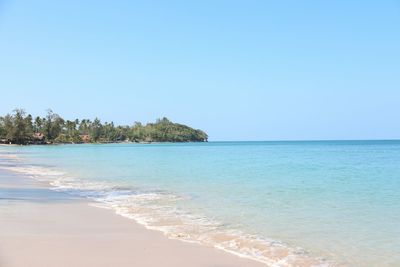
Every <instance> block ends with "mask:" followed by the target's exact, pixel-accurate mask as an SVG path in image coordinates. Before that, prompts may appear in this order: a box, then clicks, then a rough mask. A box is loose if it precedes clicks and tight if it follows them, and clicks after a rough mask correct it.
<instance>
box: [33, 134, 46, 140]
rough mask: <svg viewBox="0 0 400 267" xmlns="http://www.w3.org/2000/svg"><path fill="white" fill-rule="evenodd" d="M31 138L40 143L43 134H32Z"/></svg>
mask: <svg viewBox="0 0 400 267" xmlns="http://www.w3.org/2000/svg"><path fill="white" fill-rule="evenodd" d="M33 138H34V139H36V140H40V141H42V140H43V139H44V134H42V133H34V134H33Z"/></svg>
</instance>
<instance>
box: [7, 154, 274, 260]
mask: <svg viewBox="0 0 400 267" xmlns="http://www.w3.org/2000/svg"><path fill="white" fill-rule="evenodd" d="M0 161H1V158H0ZM93 204H95V202H91V201H89V200H87V199H85V198H79V197H74V196H71V195H69V194H67V193H63V192H57V191H54V190H51V189H50V186H48V185H47V184H46V183H45V182H39V181H36V180H34V179H32V178H30V177H28V176H26V175H23V174H17V173H13V172H10V171H5V170H0V218H4V219H2V220H0V265H1V266H4V267H18V266H26V265H27V264H28V263H29V266H32V267H35V266H37V267H41V266H85V267H89V266H112V265H114V266H149V267H152V266H176V267H178V266H198V267H200V266H209V267H214V266H232V267H235V266H237V267H239V266H248V267H261V266H266V265H265V264H263V263H259V262H257V261H254V260H250V259H245V258H241V257H238V256H235V255H233V254H230V253H227V252H224V251H222V250H218V249H216V248H213V247H207V246H203V245H199V244H194V243H188V242H182V241H179V240H173V239H169V238H167V237H166V236H164V235H163V234H162V233H161V232H158V231H152V230H149V229H146V228H145V227H144V226H142V225H140V224H138V223H136V222H135V221H133V220H129V219H127V218H124V217H122V216H120V215H117V214H115V212H114V211H113V210H110V209H103V208H97V207H93Z"/></svg>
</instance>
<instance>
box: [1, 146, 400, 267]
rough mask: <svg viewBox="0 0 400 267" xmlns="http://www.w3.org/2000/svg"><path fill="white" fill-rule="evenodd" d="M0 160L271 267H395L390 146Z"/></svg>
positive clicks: (80, 150)
mask: <svg viewBox="0 0 400 267" xmlns="http://www.w3.org/2000/svg"><path fill="white" fill-rule="evenodd" d="M0 152H1V153H8V152H12V153H15V152H17V157H14V156H10V155H8V159H9V160H8V161H9V162H8V163H7V164H3V165H2V166H0V168H8V169H12V170H15V171H20V172H25V173H28V174H30V175H32V176H33V177H34V178H36V179H42V180H46V181H49V182H51V183H52V185H54V186H55V188H56V189H57V190H62V191H67V192H69V193H72V194H77V195H82V196H86V197H90V198H92V199H95V200H97V201H98V204H96V205H98V206H102V207H108V208H113V209H115V211H116V212H117V213H119V214H121V215H123V216H126V217H130V218H133V219H135V220H136V221H138V222H139V223H142V224H144V225H146V226H147V227H148V228H151V229H157V230H161V231H163V232H164V233H165V234H166V235H168V236H169V237H171V238H177V239H181V240H185V241H189V242H199V243H202V244H205V245H209V246H216V247H218V248H221V249H224V250H227V251H229V252H231V253H235V254H238V255H239V256H243V257H250V258H253V259H256V260H259V261H262V262H265V263H268V264H270V265H273V266H361V267H363V266H365V267H367V266H371V267H372V266H382V267H386V266H400V226H399V225H400V224H399V221H400V190H399V189H400V141H316V142H210V143H197V144H193V143H186V144H151V145H139V144H109V145H61V146H31V147H1V148H0ZM10 162H11V163H10ZM13 164H14V165H13Z"/></svg>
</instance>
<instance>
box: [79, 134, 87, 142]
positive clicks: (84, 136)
mask: <svg viewBox="0 0 400 267" xmlns="http://www.w3.org/2000/svg"><path fill="white" fill-rule="evenodd" d="M79 137H80V138H81V140H82V142H84V143H90V135H88V134H80V135H79Z"/></svg>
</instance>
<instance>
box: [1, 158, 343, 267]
mask: <svg viewBox="0 0 400 267" xmlns="http://www.w3.org/2000/svg"><path fill="white" fill-rule="evenodd" d="M8 160H15V161H16V164H15V165H13V166H7V165H5V166H2V165H0V168H2V169H6V170H9V171H13V172H18V173H22V174H24V175H28V176H29V177H31V178H34V179H36V180H38V181H41V182H47V183H49V184H50V185H51V188H52V189H53V190H56V191H62V192H66V193H69V194H72V195H74V196H80V197H85V198H88V199H90V200H93V201H94V202H92V203H91V204H90V205H92V206H96V207H100V208H107V209H113V210H114V211H115V212H116V213H117V214H119V215H121V216H123V217H126V218H129V219H133V220H135V221H136V222H137V223H139V224H141V225H144V226H145V227H146V228H148V229H152V230H157V231H161V232H163V233H164V234H165V235H166V236H167V237H169V238H172V239H178V240H182V241H185V242H192V243H193V242H194V243H198V244H202V245H206V246H211V247H215V248H217V249H221V250H224V251H226V252H229V253H232V254H235V255H237V256H239V257H243V258H249V259H252V260H256V261H259V262H262V263H264V264H266V265H267V266H271V267H293V266H298V267H317V266H318V267H332V266H338V265H335V264H333V263H332V262H329V261H328V260H326V259H322V258H316V257H313V256H312V255H310V254H309V253H307V252H306V251H305V250H304V249H301V248H293V247H290V246H288V245H287V244H285V243H283V242H279V241H276V240H272V239H268V238H265V237H260V236H256V235H250V234H246V233H245V232H243V231H240V230H238V229H233V228H231V227H229V225H226V224H223V223H222V222H218V221H216V220H213V219H211V218H209V217H206V216H202V215H200V214H193V213H191V212H188V211H184V210H182V209H180V208H179V203H180V202H181V201H187V199H186V198H184V197H182V196H178V195H176V194H173V193H170V192H165V191H159V190H158V191H149V190H141V189H140V188H133V187H121V186H119V185H116V184H113V183H111V182H105V181H90V180H85V179H82V178H78V177H71V176H69V175H68V173H66V172H62V171H58V170H55V169H53V168H51V167H43V166H36V165H27V164H17V162H19V163H20V159H19V158H18V157H17V156H10V157H8Z"/></svg>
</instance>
